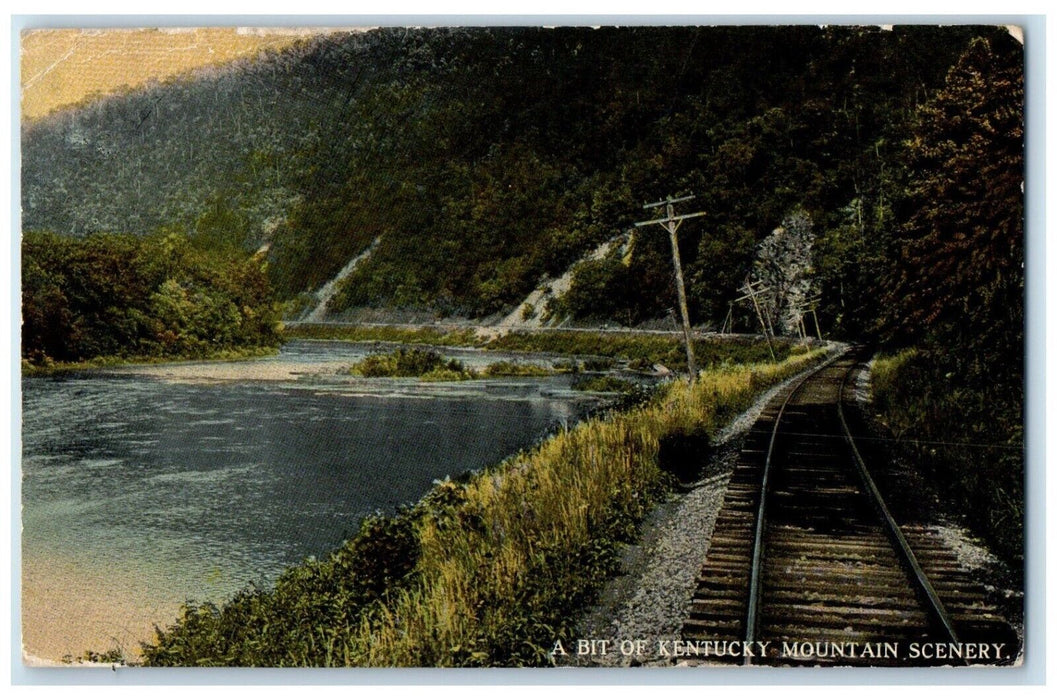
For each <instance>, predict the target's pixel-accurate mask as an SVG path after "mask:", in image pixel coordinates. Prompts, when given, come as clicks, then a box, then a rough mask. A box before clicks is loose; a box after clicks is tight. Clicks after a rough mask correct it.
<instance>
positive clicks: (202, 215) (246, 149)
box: [23, 26, 1001, 332]
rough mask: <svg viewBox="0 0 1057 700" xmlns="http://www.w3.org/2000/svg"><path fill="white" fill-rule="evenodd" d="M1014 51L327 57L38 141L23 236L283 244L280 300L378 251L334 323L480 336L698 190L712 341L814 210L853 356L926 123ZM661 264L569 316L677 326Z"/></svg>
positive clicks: (695, 225)
mask: <svg viewBox="0 0 1057 700" xmlns="http://www.w3.org/2000/svg"><path fill="white" fill-rule="evenodd" d="M1000 32H1001V30H998V29H990V28H980V27H924V26H905V27H896V28H895V29H894V30H892V31H882V30H881V29H879V28H874V27H825V28H820V27H812V26H799V27H668V28H657V27H637V28H601V29H589V28H559V29H540V28H502V29H417V30H411V29H384V30H378V31H372V32H366V33H358V34H348V35H334V36H328V37H323V38H318V39H313V40H311V41H309V42H306V43H305V44H303V45H300V46H298V47H296V48H294V49H292V50H288V51H284V52H282V53H277V54H271V55H266V56H264V57H262V58H261V59H260V60H257V61H248V60H247V61H244V62H242V63H240V64H237V65H235V66H232V67H229V68H224V69H210V70H209V71H206V72H202V73H199V74H198V75H197V76H196V77H195V78H193V79H186V80H178V81H173V82H170V83H167V84H163V85H157V86H154V87H152V88H150V89H148V90H144V91H139V92H136V93H132V94H129V95H124V96H119V97H114V98H110V99H106V100H101V101H96V102H92V103H90V104H88V105H86V106H85V107H84V108H83V109H81V110H78V111H73V112H67V113H63V114H56V115H53V116H51V117H49V118H47V119H45V120H42V121H40V122H38V123H36V124H32V125H29V126H27V127H25V128H24V132H23V137H24V145H23V153H24V156H25V157H24V162H23V165H24V170H23V208H24V212H25V223H26V225H27V228H46V229H48V230H55V231H59V232H63V233H74V234H83V233H86V232H92V231H100V230H119V231H132V232H137V233H146V232H151V231H155V230H157V229H159V228H163V227H170V228H171V227H175V228H176V229H177V230H181V231H185V232H192V233H196V234H198V235H214V236H218V237H221V238H224V239H227V240H232V241H241V242H243V244H245V245H248V246H256V245H258V244H260V243H261V242H263V241H270V242H271V243H272V252H271V254H270V261H271V265H270V268H269V274H270V276H271V279H272V280H273V282H274V284H275V285H276V288H277V290H278V292H279V293H280V295H281V296H282V297H284V298H291V297H294V296H296V295H297V294H298V293H300V292H303V291H305V290H314V289H316V288H318V287H319V286H320V285H321V284H322V283H323V282H325V281H326V280H328V279H329V278H330V277H332V276H333V275H334V274H335V273H336V272H337V270H339V269H340V268H341V267H342V265H344V264H345V262H346V261H348V260H349V259H350V258H352V257H353V256H354V255H355V254H356V253H358V252H360V251H361V250H363V249H364V248H365V247H366V246H367V245H369V244H370V242H371V241H373V240H374V239H375V237H377V236H381V240H380V242H379V245H378V248H377V249H376V250H375V251H374V254H373V255H372V257H371V259H370V260H369V261H368V262H367V263H366V264H364V265H363V266H362V267H361V268H359V269H357V271H356V272H355V273H354V274H353V276H352V277H351V278H350V279H349V280H348V282H347V284H345V285H343V288H342V289H341V290H340V291H339V293H338V294H337V296H336V297H335V298H334V299H333V300H332V303H331V306H332V308H333V309H335V310H341V309H343V308H347V307H350V306H362V305H369V306H386V307H405V308H421V309H431V310H433V311H434V312H436V313H438V314H441V315H467V316H484V315H488V314H491V313H493V312H497V311H501V310H508V309H509V308H511V307H512V305H513V304H515V303H517V302H519V301H520V300H521V299H522V298H523V297H524V296H525V295H526V294H527V292H529V291H530V290H531V289H532V288H533V287H534V286H535V285H536V284H537V282H538V281H539V279H540V278H541V277H542V276H544V275H556V274H559V273H561V272H562V271H564V270H565V269H566V268H567V267H568V266H569V265H570V264H571V263H572V262H574V261H575V260H576V259H577V258H578V257H579V256H580V255H582V254H584V253H585V252H587V251H588V250H590V249H592V248H593V247H594V246H595V245H597V244H598V243H600V242H601V241H604V240H607V239H609V238H611V237H612V236H613V235H615V234H617V233H619V232H621V231H623V230H625V229H626V228H627V227H628V226H629V225H630V224H631V223H632V222H633V221H635V220H636V219H637V218H644V217H643V216H641V215H642V213H643V212H642V209H641V204H642V203H643V202H645V201H652V200H655V199H657V198H658V197H660V196H664V195H666V194H669V193H671V194H678V193H682V192H687V191H693V192H695V193H696V194H697V195H698V198H697V200H695V201H694V202H692V203H691V204H692V205H693V206H694V208H695V209H703V210H704V211H705V212H707V214H706V216H704V217H702V218H701V219H699V220H696V221H693V222H691V223H688V224H687V226H685V227H684V228H683V230H682V232H681V235H682V243H681V247H682V255H683V260H684V264H685V267H686V276H687V280H688V287H689V289H688V292H689V297H690V303H691V314H692V317H693V319H694V321H695V322H696V323H708V322H711V323H714V324H716V325H718V324H719V322H720V321H721V320H722V319H723V317H724V316H725V315H726V312H727V301H728V300H729V299H730V298H732V297H733V296H735V291H736V289H737V287H738V286H739V285H740V284H741V282H742V280H743V279H744V277H745V275H746V274H747V273H748V272H749V270H750V268H751V265H752V259H753V250H754V247H755V245H756V244H757V243H759V242H760V241H762V240H763V239H764V238H765V237H766V236H767V235H769V234H770V233H771V231H772V230H773V229H774V228H776V227H777V226H778V225H779V224H780V222H781V221H782V219H783V218H784V217H786V216H787V215H788V214H790V212H793V211H794V210H795V209H796V208H797V207H802V208H803V209H804V210H805V211H806V212H807V213H808V214H809V215H810V216H811V218H812V221H813V223H814V230H815V233H816V236H817V237H818V243H817V246H816V250H817V252H818V255H817V261H816V262H817V265H816V267H817V273H818V275H819V276H820V278H821V279H822V284H821V289H822V291H823V305H824V313H823V319H824V324H825V325H828V326H829V327H832V326H833V325H834V324H837V325H838V326H840V328H841V330H842V332H847V331H849V330H850V331H853V332H855V331H858V330H860V329H862V328H863V327H865V326H868V325H869V324H870V321H869V320H865V321H864V319H869V318H870V312H873V311H876V306H877V296H876V294H874V293H873V289H872V288H871V285H870V282H871V281H872V280H873V278H874V276H873V274H872V271H871V268H870V255H871V254H873V253H876V251H877V250H879V248H877V247H876V246H879V245H882V243H883V239H884V237H885V235H884V234H885V232H886V231H887V230H888V227H889V226H890V224H891V221H892V216H891V211H890V210H891V206H892V200H893V199H894V198H895V197H897V196H898V195H899V194H900V193H899V191H898V186H899V173H900V172H901V171H902V165H901V152H900V150H901V143H902V141H903V140H904V137H905V134H906V133H907V125H908V120H909V119H910V118H911V117H912V115H913V114H914V110H915V108H916V107H917V106H919V105H920V104H921V103H922V102H923V101H925V100H926V99H928V97H929V94H930V91H931V90H933V89H935V88H938V87H939V86H940V85H941V84H942V80H943V77H944V75H945V72H946V70H947V69H948V68H949V67H950V66H951V65H952V64H953V63H954V62H955V60H956V59H957V57H958V55H959V53H960V52H961V51H962V50H964V48H965V47H966V46H967V44H968V41H969V39H970V38H971V37H973V36H977V35H981V34H983V35H989V36H991V35H995V34H998V33H1000ZM667 246H668V242H667V240H666V237H665V236H664V235H663V234H660V232H659V229H658V230H657V231H655V232H653V233H652V234H645V233H644V235H641V236H638V237H637V240H636V243H635V245H634V250H633V251H632V253H631V255H630V256H628V257H627V259H624V260H617V261H612V260H608V261H604V262H603V263H599V264H597V265H593V266H588V267H586V268H585V269H584V270H583V275H582V278H581V279H580V280H578V284H577V285H575V292H576V294H575V295H574V296H576V298H574V299H573V300H571V302H570V304H569V306H568V308H569V309H571V310H572V311H573V313H574V315H580V316H592V317H603V318H610V319H612V320H615V321H618V322H621V323H636V322H639V321H642V320H645V319H650V318H657V317H663V316H664V315H665V314H666V313H667V310H668V309H669V308H671V307H672V306H673V298H674V296H673V290H672V287H671V284H672V281H671V272H670V252H669V251H668V249H667ZM577 295H578V296H577ZM601 302H604V303H601ZM747 319H748V316H747V315H746V317H745V318H744V319H742V320H743V321H745V322H746V323H747ZM743 327H744V326H743Z"/></svg>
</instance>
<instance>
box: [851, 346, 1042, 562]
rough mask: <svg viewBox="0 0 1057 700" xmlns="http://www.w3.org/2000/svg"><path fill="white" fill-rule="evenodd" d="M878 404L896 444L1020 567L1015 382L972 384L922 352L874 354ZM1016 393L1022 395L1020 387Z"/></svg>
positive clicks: (1019, 418) (1020, 432)
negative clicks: (977, 385)
mask: <svg viewBox="0 0 1057 700" xmlns="http://www.w3.org/2000/svg"><path fill="white" fill-rule="evenodd" d="M871 377H872V384H873V394H874V401H875V407H876V409H877V410H878V412H879V413H880V415H881V418H882V420H883V421H884V422H885V424H886V425H887V427H888V428H889V429H890V430H891V432H892V434H893V436H894V437H895V438H896V450H897V451H898V452H899V453H900V454H901V455H902V456H903V457H904V458H905V459H907V460H908V461H910V462H912V463H913V464H915V465H916V466H918V468H919V469H921V470H922V471H923V472H924V473H925V476H926V477H927V478H928V479H929V481H931V482H932V484H933V485H934V486H935V487H936V488H937V489H938V490H939V491H940V492H941V494H942V495H943V497H944V498H945V499H946V500H947V501H948V502H949V503H951V504H953V506H954V508H955V509H956V511H958V512H959V513H961V514H962V515H964V516H966V517H965V522H966V524H967V525H968V527H969V528H970V529H971V530H973V531H974V532H975V534H977V535H978V536H979V537H981V538H982V539H984V540H985V541H987V542H988V543H989V544H990V545H991V546H992V547H993V548H994V549H995V551H996V552H997V553H998V554H999V555H1000V556H1002V557H1003V558H1004V559H1005V560H1006V561H1007V562H1008V563H1010V564H1011V565H1012V567H1013V569H1014V570H1019V569H1020V567H1021V564H1022V562H1023V556H1024V453H1023V448H1024V426H1023V415H1022V409H1023V393H1022V391H1021V390H1020V389H1019V388H1016V389H1013V390H1011V389H1009V388H1008V387H998V386H995V387H990V386H988V387H984V388H980V387H976V388H974V387H972V386H969V385H968V383H967V382H965V381H964V379H963V378H962V377H959V376H956V375H954V374H953V373H951V372H945V371H944V370H943V369H941V368H940V367H939V366H938V365H937V363H936V362H935V361H933V360H932V359H930V358H929V357H928V356H927V355H926V354H924V353H921V352H918V351H916V350H904V351H902V352H900V353H898V354H895V355H890V356H881V357H878V358H875V360H874V363H873V368H872V373H871ZM1018 392H1019V393H1018Z"/></svg>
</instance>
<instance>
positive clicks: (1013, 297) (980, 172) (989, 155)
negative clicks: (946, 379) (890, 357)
mask: <svg viewBox="0 0 1057 700" xmlns="http://www.w3.org/2000/svg"><path fill="white" fill-rule="evenodd" d="M1023 105H1024V84H1023V50H1022V48H1021V47H1020V45H1019V44H1016V42H1014V41H1013V40H1012V39H1011V38H1008V37H1007V38H1005V40H1003V38H997V37H996V38H993V39H990V40H985V39H975V40H973V42H972V43H971V44H970V46H969V47H968V49H967V50H966V51H965V53H964V54H963V55H962V56H961V58H960V60H959V61H958V63H957V64H956V65H955V66H954V67H953V68H952V69H951V71H950V73H949V74H948V76H947V81H946V85H945V86H944V87H943V89H941V90H940V91H939V92H937V93H936V95H935V97H934V98H933V99H932V100H931V101H930V102H928V103H927V104H925V105H924V106H923V107H922V108H921V109H920V110H919V113H918V119H917V124H916V128H915V130H914V134H913V137H912V139H911V142H910V144H909V155H910V172H911V173H913V175H912V179H911V182H910V187H909V192H908V198H907V201H906V202H905V203H904V207H903V209H904V216H905V221H906V224H905V225H904V226H903V227H902V230H901V231H900V234H899V237H898V239H897V249H896V250H895V251H894V255H893V258H894V260H895V265H894V269H893V270H892V271H891V277H890V281H889V291H888V294H887V299H886V304H885V308H886V309H887V310H888V313H887V314H886V315H885V316H884V318H883V325H884V329H885V331H886V334H887V336H888V338H889V339H891V340H896V341H901V342H908V341H909V342H911V343H916V344H925V345H926V346H928V347H932V348H937V349H946V348H957V349H958V352H956V353H946V355H947V357H948V359H947V360H946V362H948V363H956V365H957V366H953V367H952V369H955V370H956V371H959V372H964V373H968V374H971V375H973V376H976V377H981V378H982V377H987V381H988V382H991V383H993V382H995V380H1000V381H1001V383H1002V384H1003V385H1004V386H1016V387H1019V384H1020V377H1021V375H1022V362H1021V359H1020V358H1021V354H1022V348H1023V331H1024V299H1023V293H1024V195H1023V191H1024V190H1023V187H1024V115H1023Z"/></svg>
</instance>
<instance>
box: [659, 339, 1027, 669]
mask: <svg viewBox="0 0 1057 700" xmlns="http://www.w3.org/2000/svg"><path fill="white" fill-rule="evenodd" d="M855 366H856V361H855V360H854V359H853V358H852V357H850V356H847V355H842V356H839V357H836V358H833V359H831V360H830V361H829V362H827V363H826V364H824V365H823V366H822V367H821V368H819V369H818V370H816V371H815V372H813V373H811V374H810V375H808V376H806V377H805V378H804V379H802V380H801V381H800V382H799V383H797V384H795V385H794V386H792V387H790V388H788V389H787V390H786V391H785V392H783V393H782V394H780V395H779V396H778V397H777V398H776V399H775V400H774V401H772V402H771V404H770V405H769V406H768V407H767V408H766V409H765V411H764V413H763V414H762V415H761V416H760V418H759V419H758V420H757V422H756V424H755V425H754V427H753V430H752V431H751V432H750V435H749V436H748V438H747V439H746V442H745V445H744V447H743V449H742V452H741V455H740V457H739V461H738V464H737V466H736V467H735V470H734V472H733V474H732V475H731V479H730V483H729V486H728V490H727V494H726V498H725V501H724V504H723V507H722V508H721V510H720V512H719V514H718V516H717V520H716V525H715V528H714V531H713V535H712V540H711V544H710V548H709V552H708V555H707V557H706V560H705V564H704V566H703V568H702V570H701V573H700V574H699V576H698V579H697V588H696V592H695V594H694V597H693V602H692V604H691V609H690V612H689V617H688V619H687V620H686V621H685V623H684V625H683V632H682V640H684V643H685V644H684V646H683V647H681V648H680V651H682V652H683V654H682V656H684V657H689V658H691V659H697V660H700V661H704V662H716V663H742V664H763V665H774V664H778V665H870V666H879V665H893V666H906V665H964V664H981V663H986V664H995V663H1011V662H1012V660H1013V659H1014V658H1015V657H1016V655H1017V651H1018V641H1017V636H1016V634H1015V633H1014V632H1013V630H1012V629H1011V628H1010V626H1009V625H1008V624H1006V623H1005V622H1004V621H1003V620H1002V618H1001V617H1000V616H999V614H998V613H997V612H996V610H995V608H994V607H993V606H992V605H990V604H989V603H988V602H987V596H986V592H985V591H984V589H983V588H982V586H981V585H980V584H978V583H977V582H976V581H974V580H973V578H972V577H971V576H970V575H969V573H968V572H967V571H965V570H963V569H962V568H961V567H960V565H959V563H958V560H957V558H956V556H955V554H954V553H953V552H951V551H949V549H948V547H947V546H946V545H945V543H944V542H943V541H942V540H941V539H940V537H939V535H938V534H937V532H936V530H935V528H931V527H929V526H928V524H927V523H914V522H904V523H897V522H896V519H895V517H893V515H892V513H891V512H890V511H889V508H888V506H887V505H886V504H885V501H884V499H883V497H882V494H881V493H880V490H879V489H878V488H877V486H876V485H875V483H874V481H873V479H872V478H871V475H870V473H869V468H868V466H867V464H866V462H865V460H864V459H863V457H862V455H861V454H860V451H859V448H858V447H857V445H856V442H855V439H854V438H853V436H852V431H851V430H850V429H849V425H848V418H847V417H846V416H845V414H844V408H843V404H844V398H845V393H846V392H847V391H848V382H849V377H850V376H851V375H852V372H853V370H854V368H855ZM996 657H997V658H996Z"/></svg>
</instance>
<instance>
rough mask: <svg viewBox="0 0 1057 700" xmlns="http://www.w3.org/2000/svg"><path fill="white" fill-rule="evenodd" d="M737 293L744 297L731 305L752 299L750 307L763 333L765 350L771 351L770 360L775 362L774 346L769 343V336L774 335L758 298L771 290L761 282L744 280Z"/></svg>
mask: <svg viewBox="0 0 1057 700" xmlns="http://www.w3.org/2000/svg"><path fill="white" fill-rule="evenodd" d="M739 291H741V292H744V295H743V296H740V297H738V298H737V299H735V300H734V301H732V302H731V304H732V305H733V304H736V303H738V302H739V301H744V300H745V299H752V306H753V308H754V309H756V318H758V319H759V321H760V330H762V331H763V337H764V338H765V339H766V340H767V349H768V350H770V351H771V360H775V359H776V358H775V355H774V345H773V344H772V343H771V336H772V335H774V329H773V328H772V327H771V325H770V323H769V322H768V321H767V320H766V317H765V316H764V315H763V310H762V309H761V308H760V301H759V297H760V296H762V295H764V294H766V293H767V292H769V291H771V288H770V287H767V286H766V285H764V283H763V281H762V280H757V281H756V282H749V281H748V280H746V281H745V284H743V285H742V287H741V289H740V290H739Z"/></svg>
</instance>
